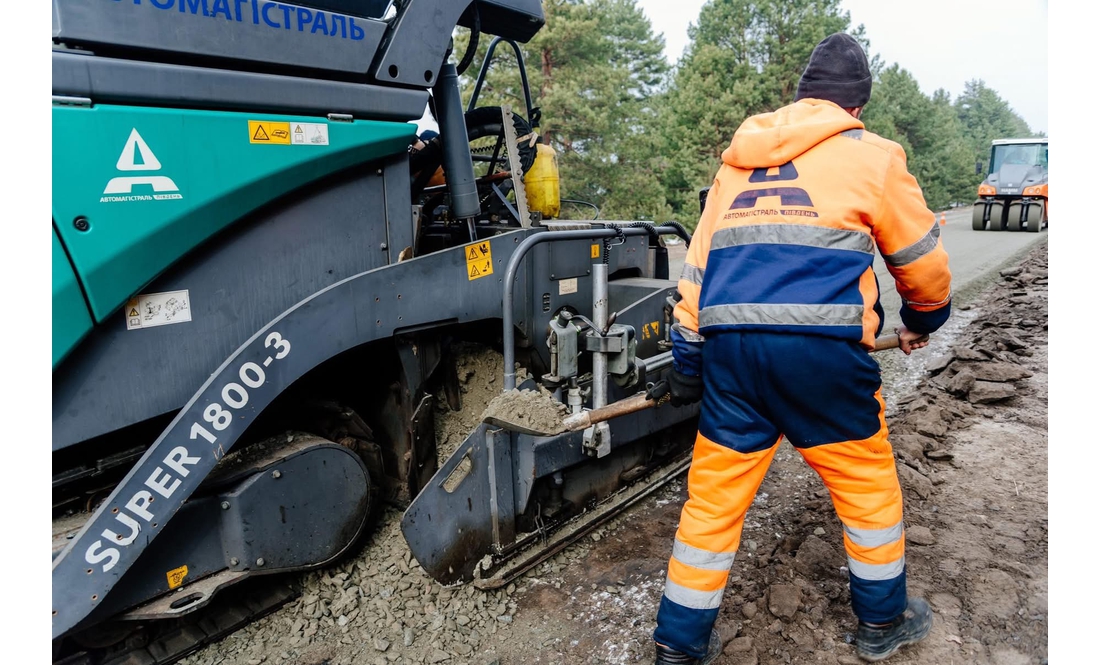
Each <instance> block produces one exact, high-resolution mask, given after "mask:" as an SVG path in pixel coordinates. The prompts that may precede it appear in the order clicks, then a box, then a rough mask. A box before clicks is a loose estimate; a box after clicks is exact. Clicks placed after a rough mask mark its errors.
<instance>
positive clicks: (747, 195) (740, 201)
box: [726, 162, 817, 219]
mask: <svg viewBox="0 0 1100 665" xmlns="http://www.w3.org/2000/svg"><path fill="white" fill-rule="evenodd" d="M770 170H771V169H769V168H760V169H753V171H752V174H751V175H750V176H749V182H751V183H773V182H788V181H791V180H798V169H796V168H795V167H794V162H787V163H786V164H783V165H782V166H780V167H779V170H778V172H777V173H775V174H773V175H769V174H768V171H770ZM772 197H779V205H781V206H800V207H806V208H812V207H813V205H814V202H813V200H812V199H810V195H809V194H808V193H807V192H806V190H804V189H802V188H800V187H765V188H761V189H749V190H746V191H744V192H741V193H740V194H738V195H737V197H736V198H735V199H734V200H733V204H732V205H730V207H729V209H730V210H751V212H742V213H727V214H726V219H731V218H734V217H749V216H758V215H793V216H799V217H817V213H816V212H813V211H811V210H790V209H780V210H756V209H755V208H756V206H757V203H758V202H759V200H760V199H766V198H772Z"/></svg>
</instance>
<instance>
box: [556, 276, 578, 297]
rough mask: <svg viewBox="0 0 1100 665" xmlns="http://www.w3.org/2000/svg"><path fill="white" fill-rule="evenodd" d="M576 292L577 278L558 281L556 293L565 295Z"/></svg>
mask: <svg viewBox="0 0 1100 665" xmlns="http://www.w3.org/2000/svg"><path fill="white" fill-rule="evenodd" d="M576 292H577V278H576V277H573V278H571V279H563V280H561V281H560V282H558V295H559V296H567V295H569V294H571V293H576Z"/></svg>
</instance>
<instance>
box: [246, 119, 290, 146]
mask: <svg viewBox="0 0 1100 665" xmlns="http://www.w3.org/2000/svg"><path fill="white" fill-rule="evenodd" d="M248 142H249V143H274V144H276V145H290V123H289V122H268V121H267V120H249V121H248Z"/></svg>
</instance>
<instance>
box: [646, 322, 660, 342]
mask: <svg viewBox="0 0 1100 665" xmlns="http://www.w3.org/2000/svg"><path fill="white" fill-rule="evenodd" d="M660 335H661V322H660V321H654V322H652V323H647V324H645V325H643V326H642V339H649V338H651V337H659V336H660Z"/></svg>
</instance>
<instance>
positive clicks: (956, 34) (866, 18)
mask: <svg viewBox="0 0 1100 665" xmlns="http://www.w3.org/2000/svg"><path fill="white" fill-rule="evenodd" d="M703 4H704V0H638V5H639V6H641V7H642V9H643V10H644V11H645V13H646V15H647V16H649V19H650V21H652V23H653V29H654V31H655V32H658V33H664V36H665V54H666V56H667V57H668V59H669V62H671V63H675V62H676V61H677V60H678V59H679V57H680V55H681V54H682V53H683V50H684V47H686V46H687V29H688V24H689V23H694V22H695V21H696V20H697V19H698V16H699V9H700V8H701V7H702V6H703ZM841 6H842V7H843V8H844V9H846V10H848V11H849V12H850V13H851V17H852V25H859V24H860V23H862V24H863V25H864V26H865V27H866V29H867V38H868V39H869V40H870V42H871V54H872V55H874V54H875V53H877V54H879V55H880V56H881V57H882V59H883V60H884V61H885V63H886V65H887V66H889V65H890V64H893V63H895V62H896V63H898V64H899V65H901V66H902V67H903V68H904V69H907V70H909V72H910V73H911V74H912V75H913V76H914V78H916V79H917V81H918V82H919V83H920V86H921V89H922V90H923V91H924V92H925V94H928V95H931V94H932V92H933V91H935V90H936V89H937V88H944V89H946V90H947V91H948V92H949V93H950V94H951V98H952V99H955V98H956V97H958V95H959V94H960V93H962V91H963V86H964V85H965V83H966V82H967V81H968V80H970V79H983V80H984V81H985V83H986V85H988V86H989V87H991V88H993V89H994V90H996V91H997V92H998V93H999V94H1000V95H1001V97H1002V98H1004V99H1005V100H1007V101H1008V103H1009V105H1011V106H1012V108H1013V109H1014V110H1015V111H1016V112H1017V113H1019V114H1020V115H1021V116H1022V117H1023V118H1024V120H1026V121H1027V123H1028V125H1030V126H1031V128H1032V129H1033V130H1036V131H1043V132H1046V131H1047V3H1046V0H1000V1H999V2H995V3H986V2H976V1H975V0H923V1H922V2H919V3H917V2H892V1H890V2H884V1H883V0H841ZM872 103H874V99H873V97H872Z"/></svg>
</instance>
